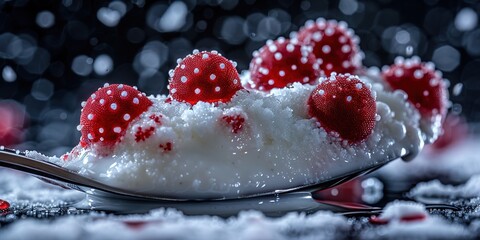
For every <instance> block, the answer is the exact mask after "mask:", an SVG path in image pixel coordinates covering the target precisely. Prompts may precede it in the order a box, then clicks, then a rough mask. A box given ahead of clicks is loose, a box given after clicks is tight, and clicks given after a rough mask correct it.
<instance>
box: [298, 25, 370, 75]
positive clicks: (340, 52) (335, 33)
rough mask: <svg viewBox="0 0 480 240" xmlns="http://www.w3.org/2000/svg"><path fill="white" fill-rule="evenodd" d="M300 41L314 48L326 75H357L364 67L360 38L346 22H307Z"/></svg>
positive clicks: (299, 36)
mask: <svg viewBox="0 0 480 240" xmlns="http://www.w3.org/2000/svg"><path fill="white" fill-rule="evenodd" d="M296 37H297V38H298V41H299V42H300V43H302V44H305V45H310V46H312V47H313V54H314V55H315V56H316V57H317V59H318V60H319V61H320V69H322V71H323V72H324V75H326V76H329V75H330V73H332V72H337V73H355V72H356V71H357V70H358V69H359V68H360V67H361V65H362V63H361V62H362V55H361V54H360V52H359V47H358V43H359V38H358V37H357V36H356V35H355V34H354V32H353V30H352V29H350V28H348V26H347V24H346V23H345V22H337V21H335V20H328V21H327V20H325V19H323V18H319V19H317V21H312V20H310V21H307V22H306V23H305V26H304V27H302V28H301V29H300V31H299V32H298V34H297V36H296Z"/></svg>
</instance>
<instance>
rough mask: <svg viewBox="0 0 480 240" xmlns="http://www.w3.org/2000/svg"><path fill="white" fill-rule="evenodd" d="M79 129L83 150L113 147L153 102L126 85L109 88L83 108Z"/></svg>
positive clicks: (93, 97) (95, 96)
mask: <svg viewBox="0 0 480 240" xmlns="http://www.w3.org/2000/svg"><path fill="white" fill-rule="evenodd" d="M82 105H84V107H83V109H82V114H81V116H80V125H79V127H78V129H79V130H80V131H81V133H82V137H81V139H80V144H81V145H82V146H83V147H87V146H91V145H92V144H95V143H99V144H101V145H102V146H105V147H112V146H113V145H114V144H115V143H117V142H119V141H120V140H121V138H122V137H123V135H124V134H125V132H126V129H127V127H128V125H129V124H130V123H131V122H132V121H133V120H134V119H135V118H137V117H138V116H139V115H140V114H142V113H143V112H145V111H146V110H147V109H148V108H149V107H150V106H151V105H152V102H151V101H150V100H149V99H148V98H147V97H146V96H145V95H144V94H142V93H141V92H140V91H138V90H137V89H135V88H133V87H130V86H127V85H123V84H112V85H106V86H105V87H103V88H100V89H98V90H97V91H96V92H95V93H93V94H92V95H91V96H90V97H89V98H88V100H87V101H86V102H85V103H84V104H82Z"/></svg>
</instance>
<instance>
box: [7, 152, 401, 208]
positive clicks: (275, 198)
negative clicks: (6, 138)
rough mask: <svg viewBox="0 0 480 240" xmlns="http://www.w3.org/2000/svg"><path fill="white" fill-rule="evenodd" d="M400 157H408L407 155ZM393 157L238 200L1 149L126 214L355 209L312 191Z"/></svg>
mask: <svg viewBox="0 0 480 240" xmlns="http://www.w3.org/2000/svg"><path fill="white" fill-rule="evenodd" d="M401 157H402V158H408V155H404V156H401ZM394 159H396V157H392V158H391V159H386V160H385V161H382V162H380V163H379V164H377V165H374V166H372V167H369V168H366V169H359V170H356V171H353V172H349V173H346V174H344V175H341V176H336V177H334V178H331V179H328V180H326V181H322V182H317V183H313V184H309V185H303V186H298V187H293V188H288V189H279V190H276V191H275V192H267V193H261V194H256V195H248V196H239V197H238V198H237V199H208V200H205V199H204V200H197V199H176V198H169V197H165V196H157V195H148V194H146V193H139V192H135V191H133V190H128V189H122V188H117V187H113V186H109V185H107V184H104V183H101V182H98V181H96V180H94V179H91V178H87V177H84V176H82V175H80V174H78V173H76V172H74V171H72V170H69V169H66V168H63V167H61V166H59V165H56V164H53V163H50V162H47V161H43V160H37V159H33V158H30V157H27V156H26V155H25V153H23V152H20V151H15V150H11V149H7V148H0V167H6V168H10V169H15V170H18V171H21V172H25V173H28V174H30V175H34V176H36V177H38V178H40V179H42V180H44V181H46V182H48V183H51V184H55V185H59V186H61V187H64V188H68V189H73V190H77V191H81V192H84V193H86V194H87V197H86V199H85V200H84V201H83V202H82V203H80V205H83V206H87V207H89V208H91V209H102V210H111V211H118V212H123V213H129V212H128V208H129V207H132V208H133V209H131V211H132V212H145V211H148V210H150V209H153V208H158V207H175V208H177V209H179V210H182V211H184V212H185V213H186V214H201V213H205V212H208V213H210V214H217V215H223V214H227V215H228V214H230V213H234V212H238V211H239V210H241V209H257V210H260V211H263V212H270V213H272V214H270V215H275V213H283V212H285V211H287V210H301V211H307V212H309V211H318V210H321V209H323V210H325V209H327V210H332V209H336V210H337V211H341V209H342V208H345V209H346V210H347V209H348V210H352V209H351V208H349V207H339V206H333V205H332V204H325V203H321V202H318V201H316V200H315V199H313V198H312V194H311V193H312V192H314V191H318V190H322V189H327V188H331V187H334V186H337V185H339V184H341V183H344V182H346V181H349V180H351V179H353V178H355V177H358V176H361V175H364V174H367V173H369V172H372V171H374V170H376V169H378V168H380V167H382V166H383V165H385V164H386V163H388V162H390V161H392V160H394ZM139 202H141V204H138V203H139ZM188 203H194V204H188ZM125 210H127V211H125Z"/></svg>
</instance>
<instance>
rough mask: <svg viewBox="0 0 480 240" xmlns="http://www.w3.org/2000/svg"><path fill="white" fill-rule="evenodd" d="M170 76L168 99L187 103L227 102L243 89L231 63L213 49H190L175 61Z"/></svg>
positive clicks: (233, 64)
mask: <svg viewBox="0 0 480 240" xmlns="http://www.w3.org/2000/svg"><path fill="white" fill-rule="evenodd" d="M170 77H171V79H170V85H169V89H170V95H171V96H172V98H173V99H175V100H177V101H182V102H188V103H190V104H195V103H197V102H199V101H203V102H210V103H213V102H229V101H230V99H232V97H233V95H234V94H235V93H236V92H237V91H238V90H240V89H242V88H243V87H242V85H241V83H240V77H239V76H238V72H237V70H236V69H235V63H232V62H230V61H229V60H227V59H226V58H224V57H222V56H221V55H220V54H218V53H217V52H216V51H212V52H206V51H203V52H198V50H196V51H193V54H192V55H188V56H186V57H185V58H184V59H183V60H181V61H179V63H178V66H177V67H176V68H175V70H173V71H171V72H170Z"/></svg>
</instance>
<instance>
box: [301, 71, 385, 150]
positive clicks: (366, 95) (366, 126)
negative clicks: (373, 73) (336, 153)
mask: <svg viewBox="0 0 480 240" xmlns="http://www.w3.org/2000/svg"><path fill="white" fill-rule="evenodd" d="M308 109H309V110H308V111H309V114H310V116H311V117H315V118H316V119H317V121H318V122H319V123H320V125H321V127H323V128H324V129H325V130H326V131H327V132H329V133H337V134H338V137H340V140H346V141H348V142H349V143H358V142H361V141H363V140H365V139H366V138H367V137H368V136H369V135H370V134H371V133H372V131H373V128H374V127H375V115H376V103H375V98H374V97H373V95H372V92H371V90H370V88H369V87H367V86H366V85H365V83H363V82H362V81H361V80H360V79H359V78H358V77H357V76H354V75H350V74H346V75H343V74H339V75H337V74H335V73H333V74H332V75H331V76H330V77H329V78H326V79H324V80H323V81H321V82H320V84H318V86H317V87H316V88H315V90H313V92H312V93H311V95H310V97H309V99H308Z"/></svg>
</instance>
